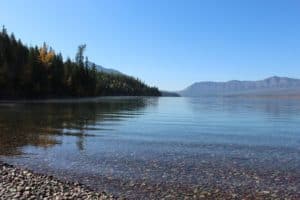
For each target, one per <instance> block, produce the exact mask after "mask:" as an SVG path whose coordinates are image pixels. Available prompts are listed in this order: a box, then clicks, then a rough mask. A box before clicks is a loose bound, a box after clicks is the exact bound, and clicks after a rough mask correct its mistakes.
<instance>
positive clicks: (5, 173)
mask: <svg viewBox="0 0 300 200" xmlns="http://www.w3.org/2000/svg"><path fill="white" fill-rule="evenodd" d="M0 199H1V200H2V199H3V200H4V199H24V200H25V199H42V200H50V199H55V200H56V199H57V200H60V199H93V200H94V199H95V200H96V199H97V200H98V199H99V200H108V199H109V200H111V199H116V198H115V197H113V196H112V195H109V194H106V193H105V192H102V193H98V192H94V191H92V190H90V189H89V188H87V187H85V186H84V185H81V184H79V183H72V182H62V181H59V180H57V179H55V178H53V177H51V176H45V175H41V174H36V173H33V172H31V171H29V170H26V169H21V168H18V167H14V166H12V165H8V164H5V163H1V162H0Z"/></svg>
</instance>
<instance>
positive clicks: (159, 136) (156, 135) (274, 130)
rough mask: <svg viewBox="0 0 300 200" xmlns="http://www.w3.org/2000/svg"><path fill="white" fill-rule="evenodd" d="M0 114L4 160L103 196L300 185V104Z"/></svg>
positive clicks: (4, 109)
mask: <svg viewBox="0 0 300 200" xmlns="http://www.w3.org/2000/svg"><path fill="white" fill-rule="evenodd" d="M0 113H1V116H0V130H1V132H0V139H1V141H0V155H1V156H0V159H1V160H4V161H6V162H8V163H11V164H15V165H20V166H25V167H27V168H30V169H32V170H35V171H37V172H43V173H48V174H51V175H55V176H57V177H59V178H63V179H67V180H75V181H80V182H83V183H85V184H87V185H89V186H90V187H92V188H94V189H97V190H106V191H108V192H113V193H114V194H118V195H120V194H124V191H126V192H127V193H128V194H127V193H126V192H125V193H126V195H127V196H128V197H133V196H134V195H136V193H137V191H139V195H141V197H145V196H147V195H146V192H145V190H144V189H143V187H139V189H136V188H134V187H133V186H132V187H131V186H128V185H132V184H131V183H136V184H142V183H145V184H146V185H152V186H153V185H156V186H157V185H159V187H161V188H164V187H165V191H169V190H172V191H173V189H174V190H178V192H179V191H181V192H182V191H187V192H189V189H190V188H194V187H198V186H199V187H206V185H207V184H208V183H209V184H211V185H213V186H214V187H218V188H221V189H222V188H225V189H226V187H230V186H232V185H234V184H236V183H240V182H241V181H242V182H243V184H244V186H245V187H247V186H248V187H250V186H251V187H252V186H253V184H255V183H253V180H254V178H253V177H254V176H257V177H260V179H261V182H262V183H263V186H264V187H267V186H268V187H269V186H272V187H274V188H277V190H280V189H282V190H287V189H286V188H284V187H282V186H281V185H276V184H275V185H274V183H273V181H274V180H273V179H271V178H270V176H269V177H268V176H265V174H269V175H270V174H271V175H272V174H277V175H278V176H279V178H283V177H291V180H292V181H290V185H292V186H294V187H299V186H300V181H299V180H300V179H298V178H300V177H299V174H300V100H299V99H288V98H213V97H207V98H171V97H170V98H167V97H162V98H139V97H134V98H121V97H120V98H117V97H115V98H98V99H85V100H82V101H81V100H78V101H50V102H31V103H28V102H26V103H25V102H22V103H20V102H19V103H6V104H2V105H1V106H0ZM231 172H237V173H240V174H242V175H240V176H236V177H232V176H230V175H231ZM245 174H248V175H247V176H246V175H245ZM249 174H252V175H251V176H250V175H249ZM223 176H225V178H224V177H223ZM295 177H296V179H295ZM277 178H278V177H277ZM207 180H209V181H207ZM174 183H176V184H177V185H174ZM124 185H126V187H125V186H124ZM162 185H163V186H162ZM290 185H289V186H290ZM153 187H154V186H153ZM154 190H155V189H154ZM155 191H157V190H155ZM126 195H125V196H126ZM143 195H145V196H143ZM158 196H159V194H158ZM148 197H149V195H148Z"/></svg>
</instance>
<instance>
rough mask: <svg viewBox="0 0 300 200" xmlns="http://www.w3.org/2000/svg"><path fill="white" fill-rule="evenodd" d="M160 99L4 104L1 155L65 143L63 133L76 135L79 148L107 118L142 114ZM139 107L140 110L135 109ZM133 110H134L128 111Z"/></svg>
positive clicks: (0, 121)
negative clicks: (25, 148)
mask: <svg viewBox="0 0 300 200" xmlns="http://www.w3.org/2000/svg"><path fill="white" fill-rule="evenodd" d="M156 101H157V100H155V98H153V99H149V98H148V99H146V98H125V99H122V98H112V99H109V98H104V99H100V100H96V101H95V100H93V101H83V102H81V101H75V102H69V101H68V102H63V101H59V102H51V103H46V102H39V103H28V102H27V103H12V104H1V105H0V111H1V115H0V155H20V154H22V147H25V146H36V147H42V148H48V147H51V146H53V145H58V144H61V142H62V141H61V139H60V138H61V137H60V136H75V137H76V138H77V142H76V145H77V147H78V149H79V150H84V141H85V138H86V137H88V136H95V135H92V134H89V131H91V130H92V132H93V133H97V130H99V131H100V130H103V129H104V127H103V126H102V124H103V122H105V121H109V122H114V123H118V122H119V121H121V120H124V119H126V118H129V117H136V116H137V115H140V114H141V112H138V111H139V110H141V109H143V108H145V107H146V106H147V105H148V104H152V103H155V102H156ZM133 111H136V112H133ZM129 112H130V114H128V113H129Z"/></svg>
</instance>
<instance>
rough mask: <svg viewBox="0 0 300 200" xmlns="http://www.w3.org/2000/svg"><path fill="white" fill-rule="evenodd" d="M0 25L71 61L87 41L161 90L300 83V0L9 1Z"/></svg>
mask: <svg viewBox="0 0 300 200" xmlns="http://www.w3.org/2000/svg"><path fill="white" fill-rule="evenodd" d="M0 24H4V25H5V26H6V27H7V29H8V31H9V32H14V33H15V35H16V37H17V38H21V39H22V41H23V42H24V43H26V44H34V45H35V44H38V45H41V44H42V43H43V42H44V41H46V42H47V43H48V44H49V45H50V46H52V47H53V48H54V49H55V50H56V51H60V52H62V54H63V55H64V57H67V56H70V57H71V58H73V57H74V55H75V52H76V49H77V46H78V44H82V43H86V44H87V52H86V54H87V56H88V57H89V59H90V60H91V61H93V62H95V63H97V64H101V65H103V66H105V67H110V68H115V69H117V70H120V71H122V72H124V73H127V74H129V75H133V76H135V77H139V78H140V79H142V80H144V81H145V82H146V83H148V84H150V85H155V86H158V87H159V88H161V89H167V90H180V89H183V88H185V87H186V86H188V85H189V84H191V83H193V82H195V81H206V80H213V81H226V80H231V79H243V80H244V79H247V80H256V79H262V78H265V77H268V76H272V75H278V76H290V77H298V78H300V1H299V0H294V1H292V0H280V1H279V0H234V1H233V0H206V1H204V0H195V1H192V0H181V1H175V0H169V1H167V0H106V1H101V0H94V1H92V0H80V1H75V0H51V1H46V0H40V1H38V0H26V1H25V0H18V1H17V0H9V1H8V0H7V1H1V3H0Z"/></svg>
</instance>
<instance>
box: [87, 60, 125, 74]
mask: <svg viewBox="0 0 300 200" xmlns="http://www.w3.org/2000/svg"><path fill="white" fill-rule="evenodd" d="M94 64H95V63H93V62H89V66H90V67H92V66H93V65H94ZM95 66H96V69H97V70H98V71H99V72H104V73H107V74H118V75H125V74H123V73H121V72H119V71H118V70H115V69H111V68H105V67H103V66H101V65H97V64H95Z"/></svg>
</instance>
